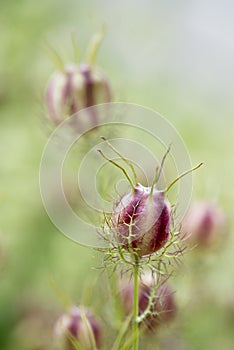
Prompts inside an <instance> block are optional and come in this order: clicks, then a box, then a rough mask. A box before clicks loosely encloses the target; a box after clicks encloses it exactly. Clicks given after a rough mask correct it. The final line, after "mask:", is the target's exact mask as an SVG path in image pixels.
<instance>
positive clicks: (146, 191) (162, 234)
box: [111, 183, 170, 257]
mask: <svg viewBox="0 0 234 350" xmlns="http://www.w3.org/2000/svg"><path fill="white" fill-rule="evenodd" d="M111 225H112V226H113V229H112V231H113V232H114V235H115V239H116V240H117V242H118V243H119V244H121V245H122V246H123V247H124V248H125V249H127V250H134V251H135V252H136V253H137V255H138V256H139V257H142V256H145V255H149V254H152V253H154V252H156V251H157V250H159V249H160V248H162V247H163V246H164V245H165V243H166V242H167V240H168V237H169V230H170V205H169V203H168V202H167V201H166V199H165V194H164V192H163V191H159V190H157V189H156V187H154V188H153V189H152V188H151V187H144V186H142V185H141V184H139V183H138V184H137V185H136V186H135V187H134V190H133V191H129V192H127V193H126V194H125V195H124V196H123V197H122V198H121V199H120V201H119V202H118V204H117V205H116V208H115V210H114V214H113V216H112V224H111Z"/></svg>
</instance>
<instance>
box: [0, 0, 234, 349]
mask: <svg viewBox="0 0 234 350" xmlns="http://www.w3.org/2000/svg"><path fill="white" fill-rule="evenodd" d="M0 8H1V11H0V42H1V47H0V62H1V65H0V118H1V119H0V140H1V170H0V176H1V192H0V204H1V210H0V247H1V250H0V251H1V255H2V258H1V270H0V280H1V282H0V310H1V311H0V349H4V350H10V349H13V348H17V349H22V350H24V349H43V347H42V345H40V344H41V343H43V342H45V343H46V342H47V339H48V338H50V335H51V333H50V332H52V327H51V324H52V323H53V321H54V320H55V318H56V315H58V314H59V313H61V312H63V310H64V306H63V305H62V303H61V300H60V299H61V298H60V297H59V296H58V294H61V293H60V292H59V293H58V292H56V290H57V289H59V290H61V289H62V290H63V291H64V294H65V295H66V297H69V298H70V299H71V300H72V302H74V303H79V302H80V301H81V298H82V290H83V289H84V288H85V285H86V288H88V285H87V283H89V282H87V276H88V281H92V278H93V277H94V276H96V275H97V274H99V272H97V271H94V270H93V269H92V267H93V266H97V265H99V263H100V261H99V260H100V258H99V257H98V256H97V254H94V252H93V251H91V250H89V249H87V248H83V247H80V246H78V245H76V244H75V243H73V242H71V241H69V240H68V239H66V238H65V237H64V236H62V235H61V234H59V233H58V231H57V230H56V228H55V227H54V226H53V225H52V223H51V222H50V220H49V218H48V217H47V215H46V213H45V210H44V208H43V206H42V203H41V198H40V191H39V185H38V170H39V164H40V157H41V154H42V151H43V147H44V144H45V142H46V138H47V136H48V130H47V129H46V128H45V126H44V125H43V123H42V122H41V120H40V117H41V115H42V101H43V91H44V87H45V82H46V81H47V79H48V77H49V76H50V74H51V73H52V71H53V64H52V63H51V62H50V61H49V60H48V58H47V57H46V56H45V55H44V53H43V51H42V49H41V47H42V45H43V43H44V40H45V39H46V40H48V41H49V42H50V43H52V45H53V46H54V47H56V48H57V49H58V51H59V52H60V53H61V55H62V57H63V58H64V59H65V60H67V61H69V60H70V59H71V57H72V53H71V45H70V32H71V31H76V33H77V37H78V40H79V41H80V46H81V51H82V50H83V51H84V49H85V46H86V42H87V40H88V39H89V38H90V37H91V36H92V34H93V33H94V32H96V31H97V30H99V28H100V26H101V25H102V24H103V23H106V26H107V35H106V38H105V40H104V42H103V44H102V48H101V51H100V53H99V55H98V60H97V64H98V65H99V66H100V67H101V68H102V69H103V70H104V71H105V72H106V73H107V75H108V76H109V78H110V80H111V82H112V85H113V90H114V93H115V100H117V101H129V102H134V103H137V104H142V105H145V106H149V107H152V108H154V109H156V110H157V111H158V112H160V113H161V114H162V115H164V116H165V117H166V118H168V119H169V120H170V121H171V122H172V123H173V124H174V125H175V127H176V128H177V129H178V131H179V132H180V134H181V135H182V137H183V138H184V140H185V142H186V144H187V147H188V149H189V151H190V155H191V158H192V161H193V163H194V164H196V163H198V162H200V161H201V160H204V161H205V162H206V166H205V167H204V168H203V169H202V170H201V171H199V172H198V173H196V174H195V175H194V195H193V196H194V199H204V198H209V199H212V200H213V199H215V200H217V201H218V203H220V206H221V207H222V208H223V209H224V210H225V212H226V213H227V216H228V218H229V221H230V233H229V234H228V235H227V238H226V240H225V242H224V243H223V245H222V246H221V247H219V248H218V249H217V250H215V251H212V252H209V253H206V252H203V253H193V254H192V255H190V256H186V257H185V260H184V261H185V263H184V266H183V267H182V269H181V271H180V272H179V273H178V275H177V277H176V278H175V279H174V281H173V282H174V287H175V289H176V299H177V302H178V316H177V319H176V321H175V323H174V324H173V325H172V326H171V327H170V330H164V333H165V334H164V333H163V335H162V336H161V340H160V341H161V346H162V348H165V349H189V350H190V349H192V350H193V349H220V347H222V349H231V348H232V343H233V340H234V339H233V324H234V297H233V289H234V278H233V264H234V254H233V243H234V242H233V239H234V237H233V232H232V231H233V230H232V227H233V215H232V211H233V207H232V205H233V200H234V198H233V197H234V190H233V186H232V181H233V176H234V164H233V147H234V121H233V113H234V107H233V97H234V96H233V91H234V80H233V78H232V77H233V74H234V65H233V62H234V46H233V34H234V24H233V20H232V13H233V9H234V8H233V4H232V2H230V1H228V0H225V1H222V2H220V1H218V0H217V1H216V0H215V1H211V0H210V1H209V0H206V1H201V0H199V1H193V0H192V1H189V2H187V1H184V0H180V1H179V0H177V1H174V2H170V1H157V2H155V1H152V0H146V1H140V0H137V1H127V2H126V1H123V0H120V1H118V2H114V1H112V2H111V1H109V2H108V1H104V0H99V1H97V0H95V1H90V0H88V1H85V2H82V1H80V0H78V1H75V0H67V1H60V0H59V1H55V0H51V1H49V2H48V1H45V0H41V1H39V2H37V1H31V0H21V1H15V0H9V1H4V0H1V2H0ZM52 280H53V281H55V282H52ZM56 286H57V287H56ZM90 290H91V291H90V295H89V297H88V298H87V303H88V304H92V305H94V306H93V307H94V308H96V309H97V310H98V307H99V304H100V301H99V300H98V297H97V293H98V287H95V288H94V289H90ZM92 293H93V294H92ZM107 313H108V312H107ZM44 319H47V320H48V325H49V327H47V331H45V332H44V330H43V326H44V325H45V322H44V321H40V320H44ZM104 323H105V322H104ZM42 330H43V331H42ZM44 338H45V339H44ZM147 342H148V346H149V349H152V348H153V347H152V346H153V345H152V344H153V340H151V339H148V340H147Z"/></svg>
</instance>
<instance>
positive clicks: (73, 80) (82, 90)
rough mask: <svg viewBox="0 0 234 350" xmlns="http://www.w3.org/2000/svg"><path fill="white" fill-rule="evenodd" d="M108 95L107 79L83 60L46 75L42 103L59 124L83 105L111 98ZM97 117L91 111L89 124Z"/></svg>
mask: <svg viewBox="0 0 234 350" xmlns="http://www.w3.org/2000/svg"><path fill="white" fill-rule="evenodd" d="M111 95H112V93H111V88H110V83H109V81H108V79H107V77H106V76H105V75H104V74H103V73H102V72H101V71H99V70H98V69H97V68H94V67H93V66H91V65H90V64H86V63H85V64H80V65H79V64H71V65H65V66H64V69H63V70H62V71H56V72H55V73H54V74H53V75H52V76H51V78H50V79H49V82H48V85H47V88H46V92H45V106H46V110H47V112H48V115H49V118H50V120H51V121H52V122H53V123H54V124H55V125H59V124H60V123H61V122H62V121H63V120H64V119H66V117H68V116H71V115H73V114H75V113H77V112H79V111H80V110H81V109H83V108H87V107H91V106H94V105H96V104H100V103H107V102H111V100H112V98H111ZM96 121H97V120H96V115H95V113H90V122H91V125H92V124H94V123H95V122H96Z"/></svg>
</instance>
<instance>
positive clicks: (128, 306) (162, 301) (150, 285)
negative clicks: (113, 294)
mask: <svg viewBox="0 0 234 350" xmlns="http://www.w3.org/2000/svg"><path fill="white" fill-rule="evenodd" d="M156 283H157V282H156V281H155V279H154V278H153V277H152V274H151V273H148V274H146V275H143V276H142V277H141V279H140V281H139V296H138V306H139V316H140V315H142V314H143V313H144V312H145V310H146V309H147V307H148V305H149V298H150V295H151V293H153V294H154V295H153V299H152V304H151V306H150V310H149V314H148V315H147V316H146V318H145V319H144V321H145V323H146V325H147V327H148V328H149V329H151V330H152V329H154V328H155V327H156V326H157V325H158V324H160V323H167V322H169V321H170V320H172V319H173V318H174V316H175V313H176V306H175V300H174V295H173V292H172V290H171V287H170V286H169V284H168V283H166V282H164V283H163V284H161V285H160V284H159V285H158V287H157V288H155V287H156ZM120 298H121V300H122V303H123V307H124V311H125V313H126V314H129V313H131V312H132V310H133V282H132V280H131V281H127V280H123V281H121V285H120Z"/></svg>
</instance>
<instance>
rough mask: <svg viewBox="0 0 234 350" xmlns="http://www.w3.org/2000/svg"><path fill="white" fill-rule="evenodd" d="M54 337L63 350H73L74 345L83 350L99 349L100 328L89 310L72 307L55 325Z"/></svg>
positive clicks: (100, 340)
mask: <svg viewBox="0 0 234 350" xmlns="http://www.w3.org/2000/svg"><path fill="white" fill-rule="evenodd" d="M55 336H56V338H57V341H58V342H59V343H60V345H61V346H62V348H63V349H67V350H75V349H76V348H77V347H76V344H78V346H81V348H82V349H84V350H94V349H99V348H100V346H101V342H102V327H101V324H100V322H99V320H98V319H97V318H96V317H94V316H93V314H92V313H91V311H90V310H88V309H85V308H84V307H77V306H73V307H72V308H71V309H70V310H69V311H68V312H67V313H66V314H64V315H62V316H61V317H60V318H59V319H58V320H57V322H56V324H55Z"/></svg>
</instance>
